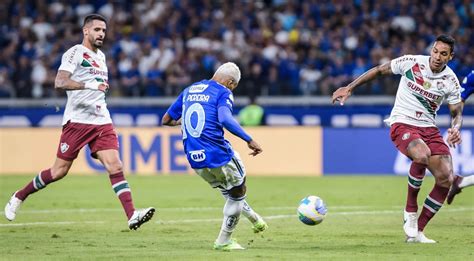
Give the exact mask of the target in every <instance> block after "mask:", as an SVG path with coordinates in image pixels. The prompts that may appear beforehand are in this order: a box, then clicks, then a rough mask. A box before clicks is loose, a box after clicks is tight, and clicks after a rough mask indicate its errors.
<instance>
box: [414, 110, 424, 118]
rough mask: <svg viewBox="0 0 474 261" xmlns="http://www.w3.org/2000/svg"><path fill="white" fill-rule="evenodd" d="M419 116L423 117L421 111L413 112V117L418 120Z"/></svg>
mask: <svg viewBox="0 0 474 261" xmlns="http://www.w3.org/2000/svg"><path fill="white" fill-rule="evenodd" d="M421 115H423V112H421V111H417V112H415V116H416V117H417V118H420V117H421Z"/></svg>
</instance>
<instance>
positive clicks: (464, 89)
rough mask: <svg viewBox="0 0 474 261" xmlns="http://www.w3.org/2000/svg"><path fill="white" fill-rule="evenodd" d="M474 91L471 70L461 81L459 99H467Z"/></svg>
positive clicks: (473, 77)
mask: <svg viewBox="0 0 474 261" xmlns="http://www.w3.org/2000/svg"><path fill="white" fill-rule="evenodd" d="M473 93H474V71H471V73H470V74H468V75H467V76H466V77H464V79H463V80H462V82H461V99H462V100H463V101H465V100H467V98H469V96H471V94H473Z"/></svg>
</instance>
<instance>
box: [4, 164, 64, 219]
mask: <svg viewBox="0 0 474 261" xmlns="http://www.w3.org/2000/svg"><path fill="white" fill-rule="evenodd" d="M71 166H72V161H67V160H63V159H60V158H56V161H55V162H54V164H53V166H52V167H51V168H49V169H46V170H43V171H41V172H40V173H39V174H38V175H37V176H36V177H34V178H33V180H32V181H31V182H29V183H28V184H26V186H25V187H23V188H22V189H20V190H18V191H16V192H15V193H14V194H13V195H12V197H11V198H10V200H9V201H8V203H7V205H6V206H5V217H6V218H7V219H8V220H10V221H12V220H14V219H15V217H16V214H17V212H18V210H19V209H20V205H21V204H22V203H23V201H25V200H26V198H27V197H28V196H29V195H31V194H33V193H35V192H37V191H39V190H41V189H43V188H45V187H46V185H48V184H49V183H52V182H55V181H58V180H60V179H62V178H63V177H64V176H66V175H67V173H68V171H69V169H70V168H71Z"/></svg>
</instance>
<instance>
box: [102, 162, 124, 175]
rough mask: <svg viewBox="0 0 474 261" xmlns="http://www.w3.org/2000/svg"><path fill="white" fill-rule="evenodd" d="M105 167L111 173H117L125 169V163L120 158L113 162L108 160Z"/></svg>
mask: <svg viewBox="0 0 474 261" xmlns="http://www.w3.org/2000/svg"><path fill="white" fill-rule="evenodd" d="M105 168H106V169H107V172H109V173H110V174H115V173H118V172H122V171H123V164H122V162H121V161H120V160H114V161H111V162H107V163H106V164H105Z"/></svg>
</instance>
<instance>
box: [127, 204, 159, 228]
mask: <svg viewBox="0 0 474 261" xmlns="http://www.w3.org/2000/svg"><path fill="white" fill-rule="evenodd" d="M153 214H155V208H145V209H137V210H135V211H134V212H133V215H132V217H131V218H130V219H129V220H128V228H130V229H133V230H137V229H138V228H139V227H140V226H141V225H142V224H143V223H146V222H148V221H149V220H150V219H151V218H152V217H153Z"/></svg>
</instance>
